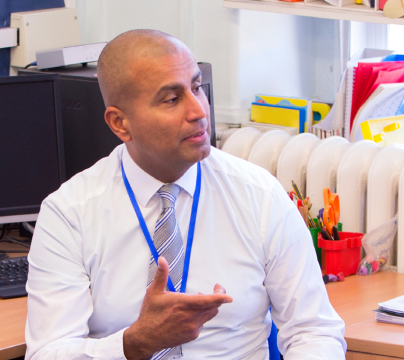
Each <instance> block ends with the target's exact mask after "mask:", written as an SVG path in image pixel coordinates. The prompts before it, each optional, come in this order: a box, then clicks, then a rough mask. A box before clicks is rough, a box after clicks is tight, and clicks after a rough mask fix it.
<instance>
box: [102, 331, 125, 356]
mask: <svg viewBox="0 0 404 360" xmlns="http://www.w3.org/2000/svg"><path fill="white" fill-rule="evenodd" d="M126 329H127V327H126V328H124V329H122V330H119V331H118V332H116V333H115V334H112V335H109V336H107V337H105V338H103V339H100V340H101V344H100V347H99V351H98V359H100V360H104V359H105V360H127V359H126V357H125V354H124V352H123V333H124V332H125V330H126Z"/></svg>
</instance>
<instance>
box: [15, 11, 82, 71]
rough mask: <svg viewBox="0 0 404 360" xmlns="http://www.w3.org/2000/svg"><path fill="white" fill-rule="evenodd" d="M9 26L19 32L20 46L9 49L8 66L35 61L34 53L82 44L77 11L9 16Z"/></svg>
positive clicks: (20, 65) (23, 13)
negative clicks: (9, 64)
mask: <svg viewBox="0 0 404 360" xmlns="http://www.w3.org/2000/svg"><path fill="white" fill-rule="evenodd" d="M10 27H13V28H18V29H19V37H20V43H19V46H17V47H15V48H12V49H11V59H10V60H11V61H10V63H11V66H19V67H24V66H26V65H28V64H30V63H32V62H34V61H35V59H36V57H35V54H36V52H37V51H41V50H48V49H54V48H61V47H66V46H74V45H80V44H81V37H80V28H79V22H78V20H77V10H76V9H68V8H56V9H46V10H36V11H26V12H20V13H12V14H11V23H10Z"/></svg>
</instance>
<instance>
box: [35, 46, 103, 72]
mask: <svg viewBox="0 0 404 360" xmlns="http://www.w3.org/2000/svg"><path fill="white" fill-rule="evenodd" d="M106 45H107V43H106V42H103V43H96V44H87V45H77V46H70V47H64V48H59V49H51V50H43V51H38V52H37V53H36V63H37V67H38V69H49V68H54V67H59V66H67V65H73V64H82V63H88V62H92V61H98V58H99V57H100V54H101V51H102V49H104V47H105V46H106Z"/></svg>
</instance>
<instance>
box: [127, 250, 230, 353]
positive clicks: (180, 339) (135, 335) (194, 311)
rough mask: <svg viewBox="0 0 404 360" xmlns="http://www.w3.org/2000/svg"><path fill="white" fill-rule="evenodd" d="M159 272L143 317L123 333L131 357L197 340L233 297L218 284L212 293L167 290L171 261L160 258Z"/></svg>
mask: <svg viewBox="0 0 404 360" xmlns="http://www.w3.org/2000/svg"><path fill="white" fill-rule="evenodd" d="M158 265H159V266H158V269H157V272H156V275H155V277H154V280H153V282H152V283H151V285H150V286H149V288H148V289H147V291H146V295H145V298H144V300H143V304H142V308H141V309H140V314H139V318H138V319H137V320H136V322H134V323H133V324H132V326H130V327H129V328H128V329H126V331H125V332H124V335H123V344H124V353H125V356H126V358H127V359H128V360H135V359H136V360H137V359H148V358H149V357H150V356H152V355H153V354H154V353H155V352H157V351H160V350H162V349H168V348H172V347H175V346H178V345H181V344H185V343H187V342H190V341H192V340H195V339H196V338H197V337H198V336H199V333H200V332H201V330H202V327H203V324H204V323H206V322H207V321H209V320H211V319H212V318H214V317H215V316H216V315H217V314H218V312H219V307H220V306H221V305H222V304H224V303H230V302H232V301H233V299H232V298H231V297H230V296H229V295H226V290H225V289H224V288H223V287H222V286H220V285H218V284H216V285H215V287H214V292H213V294H211V295H204V294H198V295H189V294H181V293H173V292H166V291H165V288H166V285H167V280H168V271H169V269H168V264H167V261H166V260H165V259H164V258H162V257H160V258H159V264H158Z"/></svg>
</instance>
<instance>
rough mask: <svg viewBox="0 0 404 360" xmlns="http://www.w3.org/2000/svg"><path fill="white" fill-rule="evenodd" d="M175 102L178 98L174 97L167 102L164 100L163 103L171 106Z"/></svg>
mask: <svg viewBox="0 0 404 360" xmlns="http://www.w3.org/2000/svg"><path fill="white" fill-rule="evenodd" d="M177 100H178V96H174V97H172V98H170V99H168V100H166V101H164V102H165V103H167V104H172V103H175V102H177Z"/></svg>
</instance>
